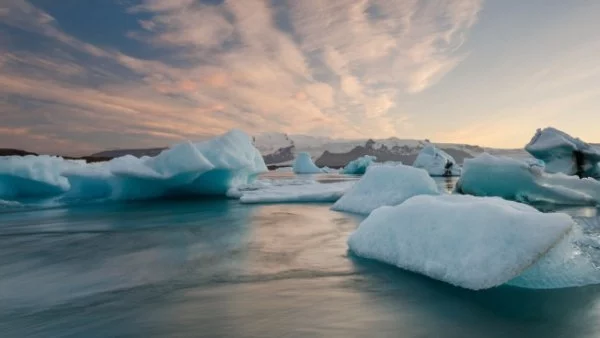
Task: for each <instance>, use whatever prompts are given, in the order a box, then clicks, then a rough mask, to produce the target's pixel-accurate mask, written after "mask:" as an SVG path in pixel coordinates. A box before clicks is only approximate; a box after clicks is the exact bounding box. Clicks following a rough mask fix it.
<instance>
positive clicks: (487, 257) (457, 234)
mask: <svg viewBox="0 0 600 338" xmlns="http://www.w3.org/2000/svg"><path fill="white" fill-rule="evenodd" d="M573 225H574V221H573V220H572V219H571V217H570V216H568V215H566V214H558V213H557V214H544V213H541V212H539V211H537V210H536V209H534V208H532V207H530V206H527V205H524V204H519V203H516V202H511V201H506V200H503V199H501V198H494V197H488V198H482V197H473V196H462V195H440V196H427V195H421V196H416V197H413V198H411V199H409V200H407V201H406V202H404V203H402V204H400V205H398V206H394V207H381V208H379V209H377V210H374V211H373V212H372V213H371V215H369V217H367V218H366V219H365V220H364V221H363V222H362V223H361V224H360V226H359V227H358V229H357V230H356V231H355V232H354V233H352V234H351V235H350V237H349V239H348V245H349V247H350V250H351V251H352V252H354V253H355V254H357V255H358V256H361V257H365V258H370V259H375V260H379V261H382V262H385V263H388V264H392V265H395V266H397V267H400V268H403V269H406V270H410V271H413V272H417V273H421V274H424V275H426V276H428V277H431V278H433V279H437V280H440V281H444V282H447V283H450V284H453V285H455V286H459V287H463V288H467V289H473V290H481V289H487V288H492V287H495V286H498V285H501V284H504V283H507V282H509V281H511V280H513V279H514V278H516V277H517V276H519V275H521V274H523V273H524V271H526V270H527V269H528V268H530V267H531V266H533V265H534V264H535V263H536V262H538V261H540V258H542V257H543V256H544V255H545V254H546V253H548V252H549V251H550V250H551V249H552V248H553V247H555V246H556V245H557V244H558V243H559V242H560V241H561V240H563V238H565V237H566V236H567V234H568V233H569V232H570V231H571V229H572V228H573ZM542 269H543V268H542ZM542 274H543V272H542Z"/></svg>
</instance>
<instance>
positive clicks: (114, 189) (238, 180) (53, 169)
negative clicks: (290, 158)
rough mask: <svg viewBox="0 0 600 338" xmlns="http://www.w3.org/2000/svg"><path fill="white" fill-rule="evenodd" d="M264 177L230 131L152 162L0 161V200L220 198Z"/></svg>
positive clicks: (254, 155) (257, 160)
mask: <svg viewBox="0 0 600 338" xmlns="http://www.w3.org/2000/svg"><path fill="white" fill-rule="evenodd" d="M265 171H267V168H266V166H265V163H264V161H263V159H262V156H261V154H260V153H259V152H258V150H257V149H256V148H254V146H253V145H252V142H251V139H250V137H248V135H246V134H245V133H244V132H242V131H239V130H232V131H230V132H228V133H226V134H224V135H221V136H218V137H215V138H213V139H210V140H207V141H203V142H198V143H192V142H189V141H187V142H183V143H180V144H177V145H175V146H173V147H171V148H169V149H167V150H165V151H163V152H162V153H160V154H159V155H157V156H155V157H142V158H136V157H133V156H123V157H119V158H115V159H113V160H111V161H109V162H104V163H94V164H86V163H84V162H81V161H68V160H64V159H62V158H60V157H49V156H37V157H36V156H31V157H29V156H27V157H8V158H3V159H1V160H0V198H4V199H6V198H10V199H18V198H23V197H38V198H41V197H47V196H59V197H60V198H64V199H90V198H110V199H116V200H121V199H150V198H161V197H168V196H195V195H225V193H226V192H227V190H228V189H230V188H231V187H232V186H235V185H239V184H246V183H249V182H250V181H251V180H253V178H254V177H255V176H256V175H257V174H259V173H261V172H265Z"/></svg>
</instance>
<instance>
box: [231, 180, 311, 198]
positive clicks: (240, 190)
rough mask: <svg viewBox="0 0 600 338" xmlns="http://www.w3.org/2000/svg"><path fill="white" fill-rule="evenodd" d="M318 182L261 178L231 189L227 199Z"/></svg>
mask: <svg viewBox="0 0 600 338" xmlns="http://www.w3.org/2000/svg"><path fill="white" fill-rule="evenodd" d="M316 183H317V181H315V180H313V179H306V178H289V179H288V178H284V179H270V178H261V179H257V180H255V181H253V182H251V183H248V184H240V185H237V186H234V187H232V188H230V189H229V190H228V191H227V197H229V198H236V199H239V198H241V197H242V195H244V194H245V193H247V192H252V191H258V190H264V189H269V188H272V187H280V186H299V185H308V184H316Z"/></svg>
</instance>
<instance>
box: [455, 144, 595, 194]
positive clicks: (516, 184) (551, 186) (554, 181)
mask: <svg viewBox="0 0 600 338" xmlns="http://www.w3.org/2000/svg"><path fill="white" fill-rule="evenodd" d="M456 191H457V192H459V193H463V194H470V195H476V196H497V197H502V198H505V199H509V200H515V201H519V202H524V203H531V204H535V203H550V204H559V205H597V204H598V203H599V202H600V182H599V181H596V180H594V179H592V178H583V179H580V178H578V177H575V176H568V175H566V174H563V173H556V174H550V173H547V172H545V171H544V164H543V163H542V162H539V161H520V160H516V159H512V158H507V157H496V156H492V155H489V154H487V153H484V154H481V155H479V156H478V157H476V158H473V159H467V160H465V163H464V166H463V173H462V176H461V177H460V179H459V180H458V182H457V185H456Z"/></svg>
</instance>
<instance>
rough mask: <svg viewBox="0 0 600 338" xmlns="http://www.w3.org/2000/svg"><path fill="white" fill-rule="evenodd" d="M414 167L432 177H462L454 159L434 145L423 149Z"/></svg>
mask: <svg viewBox="0 0 600 338" xmlns="http://www.w3.org/2000/svg"><path fill="white" fill-rule="evenodd" d="M413 167H415V168H422V169H425V170H427V172H428V173H429V175H431V176H460V167H459V166H458V164H456V161H455V160H454V158H453V157H452V156H450V155H449V154H447V153H446V152H445V151H443V150H441V149H439V148H437V147H436V146H434V145H432V144H429V145H427V146H426V147H425V148H423V149H421V151H420V152H419V155H418V156H417V158H416V159H415V162H414V163H413Z"/></svg>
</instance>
